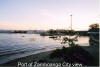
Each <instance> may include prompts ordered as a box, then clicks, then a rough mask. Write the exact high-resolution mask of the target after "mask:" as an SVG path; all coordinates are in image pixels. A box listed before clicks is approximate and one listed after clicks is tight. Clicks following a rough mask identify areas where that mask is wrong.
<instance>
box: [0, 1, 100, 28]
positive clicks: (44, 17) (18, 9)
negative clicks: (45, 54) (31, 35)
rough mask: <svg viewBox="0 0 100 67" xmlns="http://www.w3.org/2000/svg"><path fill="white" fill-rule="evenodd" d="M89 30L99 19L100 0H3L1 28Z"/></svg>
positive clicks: (0, 4) (0, 2)
mask: <svg viewBox="0 0 100 67" xmlns="http://www.w3.org/2000/svg"><path fill="white" fill-rule="evenodd" d="M71 14H72V29H73V30H88V28H89V25H90V24H93V23H100V0H0V29H3V30H7V29H9V30H48V29H70V25H71V24H70V21H71V17H70V15H71Z"/></svg>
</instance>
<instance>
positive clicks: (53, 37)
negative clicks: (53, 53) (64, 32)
mask: <svg viewBox="0 0 100 67" xmlns="http://www.w3.org/2000/svg"><path fill="white" fill-rule="evenodd" d="M49 38H57V36H50V37H49Z"/></svg>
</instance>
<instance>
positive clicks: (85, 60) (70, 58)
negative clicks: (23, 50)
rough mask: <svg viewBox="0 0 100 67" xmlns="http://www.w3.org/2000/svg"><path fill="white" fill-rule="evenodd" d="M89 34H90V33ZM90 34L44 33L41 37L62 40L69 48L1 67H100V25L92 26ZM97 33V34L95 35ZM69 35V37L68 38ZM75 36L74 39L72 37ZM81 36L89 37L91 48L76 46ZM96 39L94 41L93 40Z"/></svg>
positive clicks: (73, 32) (72, 32)
mask: <svg viewBox="0 0 100 67" xmlns="http://www.w3.org/2000/svg"><path fill="white" fill-rule="evenodd" d="M88 32H89V33H88ZM88 32H86V31H85V32H76V31H74V30H67V31H66V30H49V31H47V32H42V33H41V34H40V35H41V36H49V38H52V39H56V40H60V41H61V44H66V43H68V45H69V47H65V46H63V47H62V48H59V49H58V48H57V49H55V50H52V51H47V52H42V53H38V54H34V55H30V56H26V57H22V58H19V59H15V60H12V61H10V62H7V63H5V64H1V65H0V66H17V65H18V62H23V63H25V62H26V63H30V62H39V63H62V62H67V63H80V64H82V65H83V66H99V38H98V37H99V25H98V24H92V25H90V26H89V30H88ZM95 32H96V33H95ZM66 35H68V36H69V37H66ZM71 36H74V37H71ZM79 36H89V37H90V40H89V44H90V45H89V46H79V45H78V44H76V42H77V41H78V40H77V38H78V37H79ZM93 38H94V39H93Z"/></svg>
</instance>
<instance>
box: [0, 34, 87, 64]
mask: <svg viewBox="0 0 100 67" xmlns="http://www.w3.org/2000/svg"><path fill="white" fill-rule="evenodd" d="M78 40H79V41H78V42H77V43H78V44H80V45H81V46H88V45H89V42H88V41H89V37H79V38H78ZM63 45H65V46H68V44H63ZM63 45H62V44H60V41H55V40H53V39H50V38H49V37H42V36H40V35H38V34H4V33H1V34H0V64H2V63H5V62H8V61H10V60H13V59H16V58H19V57H24V56H28V55H31V54H34V53H36V52H40V51H41V50H49V49H54V48H58V47H61V46H63Z"/></svg>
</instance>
